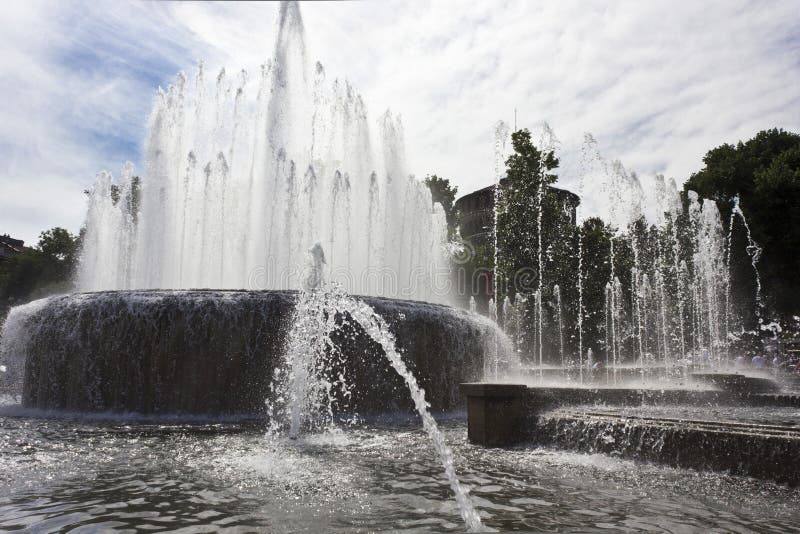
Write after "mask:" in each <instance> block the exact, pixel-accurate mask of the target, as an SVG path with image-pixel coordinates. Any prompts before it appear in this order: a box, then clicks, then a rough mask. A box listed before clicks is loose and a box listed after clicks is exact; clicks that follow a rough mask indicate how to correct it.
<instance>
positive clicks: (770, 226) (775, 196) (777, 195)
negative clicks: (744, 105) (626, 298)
mask: <svg viewBox="0 0 800 534" xmlns="http://www.w3.org/2000/svg"><path fill="white" fill-rule="evenodd" d="M703 162H704V163H705V166H704V168H703V169H702V170H700V171H699V172H696V173H694V174H693V175H692V176H691V178H690V179H689V180H688V181H687V182H686V185H685V189H687V190H694V191H697V193H698V194H700V196H702V197H705V198H710V199H712V200H715V201H717V204H718V205H719V207H720V211H721V212H722V213H723V215H724V216H725V219H726V220H730V212H731V209H732V207H733V201H734V198H735V197H738V198H739V204H740V207H741V209H742V212H743V213H744V214H745V216H746V217H747V220H748V223H749V225H750V229H751V231H752V236H753V238H754V239H755V240H756V242H758V244H759V245H760V246H761V247H762V248H763V254H762V257H761V261H760V263H759V267H760V269H761V274H762V282H763V285H764V290H765V293H766V296H767V297H768V305H769V306H770V307H773V308H774V309H775V310H776V311H778V312H779V313H783V314H796V313H797V308H798V304H797V303H798V302H800V277H799V276H797V273H798V272H800V254H797V250H798V248H800V135H798V134H796V133H792V132H786V131H784V130H781V129H771V130H764V131H761V132H759V133H758V134H756V136H755V137H753V138H752V139H750V140H748V141H745V142H741V141H740V142H739V143H737V144H736V145H735V146H734V145H730V144H724V145H722V146H719V147H717V148H714V149H712V150H709V151H708V153H707V154H706V155H705V157H704V158H703ZM734 231H735V232H737V233H739V234H741V233H742V232H743V228H742V225H741V223H740V221H738V220H736V221H735V222H734ZM734 240H735V241H736V242H741V241H742V240H743V238H742V237H741V235H739V236H734ZM743 250H744V249H743V248H742V247H736V248H735V250H733V254H734V256H733V257H732V262H733V263H735V265H734V272H735V273H742V276H739V278H740V279H741V282H742V283H746V281H745V280H744V278H743V276H744V275H745V274H746V273H747V272H748V270H749V269H750V265H749V262H750V260H749V257H747V255H746V254H744V253H743V252H742V251H743ZM750 276H752V274H750Z"/></svg>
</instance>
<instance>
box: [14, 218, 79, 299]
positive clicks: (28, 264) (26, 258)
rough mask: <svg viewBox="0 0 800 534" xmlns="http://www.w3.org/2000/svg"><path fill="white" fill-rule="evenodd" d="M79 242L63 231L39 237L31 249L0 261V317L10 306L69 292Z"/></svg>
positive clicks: (55, 229)
mask: <svg viewBox="0 0 800 534" xmlns="http://www.w3.org/2000/svg"><path fill="white" fill-rule="evenodd" d="M79 249H80V238H79V237H78V236H75V235H73V234H71V233H70V232H69V231H67V230H65V229H64V228H59V227H56V228H51V229H50V230H47V231H44V232H42V233H41V234H40V235H39V242H38V243H37V245H36V246H35V247H32V248H31V247H26V248H25V249H24V250H23V251H22V252H21V253H19V254H17V255H16V256H12V257H10V258H6V259H4V260H3V261H0V315H2V314H4V313H5V311H6V310H7V309H8V308H10V307H11V306H15V305H18V304H22V303H24V302H27V301H30V300H33V299H36V298H40V297H43V296H45V295H47V294H50V293H56V292H62V291H69V290H71V289H72V282H71V278H72V274H73V272H74V270H75V266H76V263H77V260H78V253H79Z"/></svg>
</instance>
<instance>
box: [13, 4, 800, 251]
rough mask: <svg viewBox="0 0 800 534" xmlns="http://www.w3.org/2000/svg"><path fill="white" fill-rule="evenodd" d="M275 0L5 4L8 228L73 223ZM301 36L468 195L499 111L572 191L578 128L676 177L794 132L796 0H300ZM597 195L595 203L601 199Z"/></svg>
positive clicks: (246, 51) (416, 163)
mask: <svg viewBox="0 0 800 534" xmlns="http://www.w3.org/2000/svg"><path fill="white" fill-rule="evenodd" d="M277 8H278V6H277V4H269V3H267V4H261V3H251V2H242V3H225V4H213V3H192V2H179V3H166V2H125V1H123V0H115V1H113V2H103V1H93V2H70V1H52V2H51V1H27V2H13V3H11V2H9V3H7V4H4V8H3V14H2V15H0V234H3V233H8V234H11V235H12V236H14V237H17V238H21V239H24V240H25V241H26V243H27V244H34V243H35V242H36V241H37V236H38V234H39V232H40V231H42V230H44V229H47V228H51V227H54V226H62V227H65V228H67V229H69V230H70V231H72V232H77V231H78V229H79V228H80V226H81V224H82V223H83V219H84V216H85V211H86V197H85V195H84V194H83V191H84V190H85V189H88V188H89V187H91V185H92V183H93V181H94V176H95V174H96V173H97V172H99V171H101V170H110V171H112V172H113V173H114V174H115V175H116V174H118V172H119V169H120V168H121V167H122V165H123V164H124V163H125V162H126V161H132V162H133V163H134V164H135V165H137V167H140V164H141V147H142V143H143V140H144V138H145V135H146V131H145V129H146V123H147V118H148V113H149V110H150V108H151V105H152V102H153V98H154V95H155V93H156V90H157V88H158V87H159V86H162V87H166V86H167V85H168V84H169V83H171V82H172V81H173V80H174V79H175V75H176V74H177V72H178V71H180V70H184V71H186V72H187V73H191V72H193V71H194V69H195V68H196V65H197V63H198V61H201V60H202V61H203V62H204V64H205V65H207V67H208V68H209V69H210V71H212V72H213V71H215V70H217V69H219V68H220V67H223V66H224V67H226V68H227V69H233V70H238V69H240V68H247V69H255V67H256V66H257V65H259V64H261V63H263V62H264V60H266V59H268V58H269V57H270V56H271V54H272V48H273V43H274V38H275V33H276V29H277V28H276V14H277ZM301 12H302V15H303V19H304V23H305V30H306V40H307V45H308V51H309V54H310V56H311V57H312V58H315V59H317V60H319V61H321V62H322V63H323V64H324V65H325V68H326V71H327V73H328V76H329V77H338V78H346V79H348V80H349V81H350V82H351V83H352V84H353V86H354V87H355V88H356V89H357V90H358V91H359V92H360V93H361V94H362V95H363V97H364V100H365V102H366V104H367V107H368V110H369V113H370V117H371V119H372V120H374V121H376V122H377V119H378V117H379V115H380V114H381V113H382V112H383V111H385V110H386V109H391V110H392V112H394V113H398V114H400V115H401V116H402V120H403V124H404V128H405V134H406V152H407V156H408V159H409V167H410V168H411V169H412V171H413V172H414V173H415V175H416V176H417V177H419V178H422V177H424V176H425V175H426V174H432V173H435V174H438V175H439V176H443V177H446V178H449V179H450V180H451V181H452V182H453V183H454V184H455V185H457V186H458V188H459V194H464V193H467V192H470V191H472V190H474V189H477V188H480V187H483V186H486V185H489V184H491V183H492V182H493V180H494V175H493V169H494V161H493V150H494V146H493V130H494V125H495V123H496V122H497V121H498V120H505V121H507V122H508V123H509V124H512V125H513V123H514V115H515V112H514V110H515V109H516V117H517V119H516V120H517V125H518V127H520V128H523V127H528V128H531V129H536V128H537V127H538V126H539V125H540V124H541V122H542V121H547V123H548V124H549V125H550V126H551V127H552V128H553V129H554V131H555V133H556V135H557V136H558V139H559V141H560V142H561V155H562V162H563V165H562V171H561V173H560V177H559V182H558V183H559V184H561V186H564V187H567V188H571V189H573V190H575V189H576V187H577V183H576V174H577V173H576V171H575V168H576V165H575V161H577V159H578V157H579V156H578V155H579V152H580V143H581V141H582V139H583V134H584V132H591V133H592V134H593V135H594V137H595V138H596V139H597V143H598V148H599V150H600V151H601V152H602V153H603V155H604V157H606V158H608V159H619V160H621V161H622V162H623V163H624V165H625V167H626V168H627V169H629V170H634V171H636V173H637V174H638V175H639V176H640V178H641V179H642V181H643V183H644V186H645V188H647V187H648V183H649V182H648V180H649V178H650V177H652V176H653V175H655V174H656V173H661V174H664V175H666V176H667V177H668V178H669V177H674V178H675V180H676V181H677V182H678V184H680V183H682V182H683V181H685V180H686V179H687V178H688V177H689V175H690V174H691V173H692V172H695V171H697V170H699V169H700V168H702V157H703V155H704V154H705V153H706V152H707V151H708V150H709V149H710V148H713V147H715V146H718V145H720V144H722V143H726V142H728V143H735V142H737V141H739V140H746V139H748V138H750V137H752V136H753V135H754V134H756V133H757V132H758V131H760V130H763V129H766V128H772V127H780V128H784V129H786V130H790V131H794V132H800V9H798V3H797V2H796V1H794V0H790V1H777V0H775V1H766V2H742V1H736V0H724V1H718V2H715V1H707V2H674V1H671V2H660V1H648V2H640V1H615V2H599V1H593V0H580V1H572V0H566V1H560V2H541V3H540V2H533V1H530V0H521V1H507V2H499V1H496V0H485V1H483V0H482V1H462V2H456V1H447V2H426V1H412V2H408V1H395V0H381V1H373V2H370V1H362V2H331V3H323V2H315V3H307V4H302V5H301ZM602 204H603V203H602V199H599V198H594V199H593V198H588V197H587V198H585V199H584V206H585V208H584V214H593V213H598V214H602V211H603V207H604V206H603V205H602Z"/></svg>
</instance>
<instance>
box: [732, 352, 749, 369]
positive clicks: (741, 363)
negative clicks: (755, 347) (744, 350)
mask: <svg viewBox="0 0 800 534" xmlns="http://www.w3.org/2000/svg"><path fill="white" fill-rule="evenodd" d="M733 365H734V366H735V367H736V368H737V369H744V368H745V367H747V363H746V361H745V359H744V356H743V355H741V354H740V355H739V356H737V357H736V359H735V360H733Z"/></svg>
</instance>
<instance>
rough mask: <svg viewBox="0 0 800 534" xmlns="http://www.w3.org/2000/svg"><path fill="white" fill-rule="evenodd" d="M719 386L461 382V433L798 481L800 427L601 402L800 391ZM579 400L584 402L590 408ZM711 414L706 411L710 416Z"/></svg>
mask: <svg viewBox="0 0 800 534" xmlns="http://www.w3.org/2000/svg"><path fill="white" fill-rule="evenodd" d="M733 384H734V386H732V387H726V388H725V389H664V390H654V389H635V388H578V387H530V386H526V385H523V384H503V383H466V384H461V392H462V393H463V394H464V395H465V396H466V398H467V419H468V436H469V440H470V442H472V443H477V444H481V445H484V446H489V447H496V446H510V445H514V444H517V443H521V442H532V443H540V444H547V445H554V446H558V447H564V448H569V449H574V450H580V451H586V452H603V453H610V454H615V455H619V456H623V457H630V458H636V459H643V460H647V461H654V462H660V463H666V464H668V465H673V466H679V467H689V468H696V469H709V470H715V471H728V472H731V473H736V474H743V475H747V476H753V477H758V478H766V479H771V480H775V481H778V482H785V483H789V484H792V485H797V484H800V464H798V463H797V462H798V458H800V429H798V427H796V426H788V425H782V424H780V423H776V424H774V425H773V424H754V423H750V422H746V423H738V422H735V421H729V420H726V421H714V420H711V419H709V420H698V419H678V418H670V417H660V416H659V417H641V416H635V415H630V414H615V413H613V410H605V409H604V407H614V406H618V407H636V406H645V405H649V406H679V405H680V406H692V407H696V408H697V407H703V406H707V407H709V408H713V407H720V406H734V407H735V406H742V407H744V406H748V407H754V406H759V407H775V408H779V407H799V406H800V396H798V395H793V394H781V393H763V391H770V390H771V388H767V387H764V385H763V384H757V387H755V388H754V389H753V390H752V391H751V390H749V389H747V388H746V387H745V388H742V386H741V384H742V382H740V381H736V380H734V381H733ZM581 405H590V406H591V407H590V408H586V407H585V406H582V407H581V408H580V409H578V408H576V407H577V406H581ZM711 417H713V415H709V418H711Z"/></svg>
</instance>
